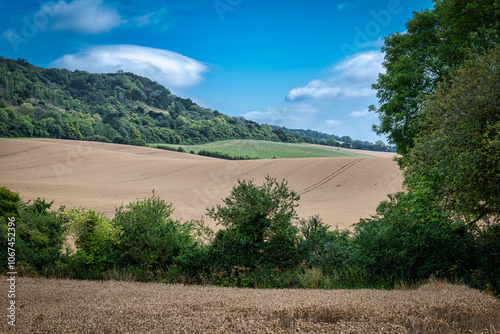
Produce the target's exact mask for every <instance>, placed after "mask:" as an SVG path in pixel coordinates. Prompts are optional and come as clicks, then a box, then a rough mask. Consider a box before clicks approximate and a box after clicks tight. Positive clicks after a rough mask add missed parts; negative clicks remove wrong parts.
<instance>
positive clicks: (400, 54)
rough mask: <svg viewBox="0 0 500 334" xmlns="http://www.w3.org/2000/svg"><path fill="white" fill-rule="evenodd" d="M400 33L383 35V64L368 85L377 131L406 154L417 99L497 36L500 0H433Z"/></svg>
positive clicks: (415, 129) (416, 127) (416, 119)
mask: <svg viewBox="0 0 500 334" xmlns="http://www.w3.org/2000/svg"><path fill="white" fill-rule="evenodd" d="M406 28H407V31H406V32H405V33H394V34H392V35H390V36H389V37H388V38H386V40H385V45H384V46H383V47H382V51H383V52H384V53H385V61H384V63H383V66H384V67H385V69H386V72H385V73H384V74H380V75H379V79H378V81H377V83H376V84H374V85H373V88H374V89H376V90H377V97H378V98H379V104H380V106H379V107H378V108H376V107H375V106H371V107H370V110H371V111H375V112H377V113H378V114H379V119H380V125H379V126H374V130H375V131H376V132H377V133H378V134H386V135H388V138H389V141H390V142H391V143H394V144H396V145H397V150H398V153H400V154H403V155H405V154H407V153H408V150H409V149H410V148H411V147H412V146H413V141H414V138H415V137H416V136H417V134H418V133H419V131H420V129H421V124H420V120H421V113H420V111H421V108H422V104H421V99H422V97H423V96H425V95H427V94H429V93H431V92H432V91H433V90H434V87H435V85H436V84H437V83H438V82H441V81H442V80H443V79H445V78H447V77H449V76H450V75H451V74H452V73H453V72H454V71H455V70H456V69H457V68H458V67H459V66H460V64H461V63H462V62H463V61H464V59H466V57H467V55H468V54H469V52H470V51H471V50H472V51H473V52H474V53H476V54H479V53H481V52H483V51H485V50H489V49H491V48H492V47H494V46H495V45H498V44H499V42H500V1H498V0H434V8H433V9H432V10H424V11H421V12H417V13H415V14H414V16H413V18H412V19H411V20H409V21H408V22H407V24H406Z"/></svg>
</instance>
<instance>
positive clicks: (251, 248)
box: [208, 176, 300, 269]
mask: <svg viewBox="0 0 500 334" xmlns="http://www.w3.org/2000/svg"><path fill="white" fill-rule="evenodd" d="M299 199H300V196H298V195H297V194H296V193H295V191H293V190H290V189H288V185H287V182H286V181H285V180H283V181H282V182H278V181H277V180H276V179H274V178H271V177H270V176H267V177H266V180H265V182H264V184H263V185H262V186H257V185H255V184H254V183H253V181H238V185H236V186H235V187H233V189H232V191H231V194H230V195H229V196H228V197H226V198H225V199H224V200H223V201H224V206H222V205H217V206H216V207H212V208H211V209H209V210H208V216H209V217H211V218H213V219H214V220H215V221H217V224H219V225H222V226H224V227H225V229H221V230H219V231H218V232H217V234H216V237H215V240H214V242H213V243H212V245H211V253H212V255H213V261H214V264H215V265H216V266H217V267H219V268H225V269H229V268H232V267H234V266H243V267H257V266H258V265H266V266H273V267H274V266H276V267H290V266H293V265H294V264H296V263H297V262H298V253H297V248H296V245H297V242H298V235H297V233H298V228H297V227H296V226H294V225H293V220H294V219H296V218H297V217H296V212H295V208H296V207H297V206H298V204H296V201H298V200H299Z"/></svg>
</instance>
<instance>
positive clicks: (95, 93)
mask: <svg viewBox="0 0 500 334" xmlns="http://www.w3.org/2000/svg"><path fill="white" fill-rule="evenodd" d="M307 133H312V132H310V130H308V131H306V132H304V133H303V134H302V133H298V132H293V131H284V130H283V129H280V128H277V127H272V126H270V125H267V124H259V123H256V122H254V121H251V120H246V119H244V118H242V117H231V116H228V115H225V114H222V113H220V112H219V111H217V110H211V109H207V108H202V107H200V106H198V105H197V104H196V103H194V102H193V101H191V99H183V98H180V97H178V96H176V95H174V94H171V93H170V91H169V90H168V89H166V88H164V87H163V86H161V85H159V84H158V83H156V82H153V81H151V80H149V79H147V78H144V77H141V76H138V75H135V74H133V73H123V72H120V73H113V74H91V73H88V72H84V71H78V70H76V71H73V72H72V71H68V70H65V69H55V68H50V69H45V68H40V67H36V66H33V65H31V64H29V63H28V62H27V61H25V60H23V59H18V60H17V61H16V60H12V59H6V58H2V57H0V136H1V137H42V138H59V139H76V140H93V141H103V142H113V143H120V144H133V145H145V144H146V143H165V144H187V145H195V144H204V143H209V142H213V141H218V140H227V139H255V140H268V141H276V142H287V143H301V142H313V143H316V144H325V145H330V144H337V141H335V143H334V142H328V141H327V140H323V139H319V138H313V137H308V136H307ZM339 144H342V145H344V146H346V145H347V146H349V145H351V143H350V142H347V143H346V142H344V143H339ZM368 146H370V145H368ZM371 146H373V147H375V146H377V144H371ZM382 146H384V147H385V145H384V144H383V143H382ZM382 146H380V145H379V146H377V148H381V147H382ZM349 147H351V146H349ZM386 149H388V148H387V147H386Z"/></svg>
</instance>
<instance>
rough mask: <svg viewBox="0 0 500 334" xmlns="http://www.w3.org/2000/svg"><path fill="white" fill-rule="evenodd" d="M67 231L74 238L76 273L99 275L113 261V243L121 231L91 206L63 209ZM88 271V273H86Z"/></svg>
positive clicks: (99, 276) (115, 256) (115, 254)
mask: <svg viewBox="0 0 500 334" xmlns="http://www.w3.org/2000/svg"><path fill="white" fill-rule="evenodd" d="M61 216H62V217H64V219H65V222H66V224H67V226H68V234H69V235H71V236H73V237H74V238H75V246H76V253H75V254H73V255H72V257H71V260H72V265H73V270H75V271H76V272H77V273H76V277H81V275H82V274H83V276H84V277H81V278H93V279H96V278H101V276H102V274H103V273H104V272H105V270H107V269H109V268H111V267H113V265H114V264H115V263H116V261H117V257H118V255H117V245H118V242H119V238H120V236H121V234H122V233H123V232H122V231H121V229H120V228H119V227H117V226H115V225H114V224H113V223H112V222H111V221H110V220H109V219H108V218H106V217H104V216H103V215H102V214H99V213H96V212H95V211H93V210H88V211H85V210H81V209H77V208H71V209H68V210H63V211H62V212H61ZM88 273H92V274H91V275H90V277H89V274H88Z"/></svg>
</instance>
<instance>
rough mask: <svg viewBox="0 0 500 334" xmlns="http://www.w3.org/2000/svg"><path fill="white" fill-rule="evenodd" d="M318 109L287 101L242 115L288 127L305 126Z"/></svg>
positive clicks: (260, 121) (257, 120)
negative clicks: (264, 109)
mask: <svg viewBox="0 0 500 334" xmlns="http://www.w3.org/2000/svg"><path fill="white" fill-rule="evenodd" d="M317 112H318V109H316V108H315V107H313V106H311V105H309V104H302V103H285V104H283V105H281V106H277V107H268V108H267V109H266V111H250V112H247V113H245V114H243V115H241V116H243V117H245V118H246V119H251V120H253V121H255V122H259V123H268V124H272V125H279V126H284V127H287V128H296V127H300V126H299V125H302V127H301V128H304V127H305V126H306V124H307V123H308V122H311V121H313V119H314V114H315V113H317Z"/></svg>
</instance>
